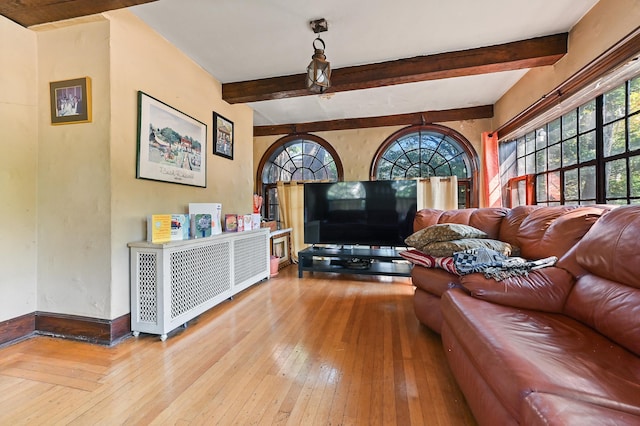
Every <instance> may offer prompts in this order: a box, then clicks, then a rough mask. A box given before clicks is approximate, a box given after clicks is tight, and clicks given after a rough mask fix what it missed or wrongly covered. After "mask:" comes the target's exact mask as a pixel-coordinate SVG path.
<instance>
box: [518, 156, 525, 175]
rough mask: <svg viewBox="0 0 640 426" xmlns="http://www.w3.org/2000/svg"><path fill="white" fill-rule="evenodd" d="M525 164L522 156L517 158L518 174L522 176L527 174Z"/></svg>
mask: <svg viewBox="0 0 640 426" xmlns="http://www.w3.org/2000/svg"><path fill="white" fill-rule="evenodd" d="M525 166H526V164H525V160H524V157H520V158H518V176H523V175H526V174H527V169H526V167H525Z"/></svg>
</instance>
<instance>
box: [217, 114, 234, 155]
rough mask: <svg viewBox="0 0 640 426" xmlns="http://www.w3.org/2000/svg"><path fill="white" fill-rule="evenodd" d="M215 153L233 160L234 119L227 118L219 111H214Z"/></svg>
mask: <svg viewBox="0 0 640 426" xmlns="http://www.w3.org/2000/svg"><path fill="white" fill-rule="evenodd" d="M213 126H214V128H215V134H214V135H213V136H214V138H213V143H214V144H215V146H214V148H213V153H214V154H216V155H219V156H221V157H226V158H229V159H231V160H233V121H230V120H227V119H226V118H224V117H223V116H221V115H220V114H217V113H215V112H214V113H213Z"/></svg>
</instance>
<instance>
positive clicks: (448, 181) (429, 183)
mask: <svg viewBox="0 0 640 426" xmlns="http://www.w3.org/2000/svg"><path fill="white" fill-rule="evenodd" d="M417 180H418V210H420V209H440V210H455V209H457V208H458V178H457V176H432V177H430V178H420V179H417Z"/></svg>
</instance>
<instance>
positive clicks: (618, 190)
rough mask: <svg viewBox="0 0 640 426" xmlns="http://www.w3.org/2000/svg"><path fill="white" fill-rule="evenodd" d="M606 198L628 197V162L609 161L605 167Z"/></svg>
mask: <svg viewBox="0 0 640 426" xmlns="http://www.w3.org/2000/svg"><path fill="white" fill-rule="evenodd" d="M605 188H606V197H607V199H609V198H621V197H625V198H626V196H627V161H626V160H625V159H624V158H622V159H620V160H615V161H609V162H608V163H606V165H605Z"/></svg>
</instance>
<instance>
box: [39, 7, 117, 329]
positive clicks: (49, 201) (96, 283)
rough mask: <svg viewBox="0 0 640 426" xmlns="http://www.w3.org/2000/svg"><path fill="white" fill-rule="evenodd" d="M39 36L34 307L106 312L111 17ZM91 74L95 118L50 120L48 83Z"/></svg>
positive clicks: (105, 314) (91, 313) (99, 314)
mask: <svg viewBox="0 0 640 426" xmlns="http://www.w3.org/2000/svg"><path fill="white" fill-rule="evenodd" d="M37 36H38V86H37V87H38V93H39V96H40V101H39V107H38V121H39V126H38V128H39V143H38V189H37V193H38V310H39V311H44V312H53V313H64V314H71V315H82V316H92V317H99V318H108V317H109V311H110V308H109V305H110V292H109V284H110V281H111V277H110V263H111V259H110V256H109V252H110V241H109V235H110V233H111V212H110V207H109V204H110V201H109V199H110V191H109V186H110V182H109V181H110V174H111V173H110V170H109V139H110V125H111V118H110V113H109V23H108V21H106V20H104V19H102V20H97V21H95V20H93V21H92V20H90V21H89V22H80V23H78V24H76V25H68V26H62V27H61V28H52V29H48V30H47V29H43V30H41V31H38V32H37ZM84 76H90V78H91V81H92V94H93V96H92V98H93V100H92V105H93V122H91V123H78V124H67V125H57V126H53V125H51V119H50V114H51V112H50V106H49V102H48V101H49V82H51V81H60V80H67V79H70V78H78V77H84Z"/></svg>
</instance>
